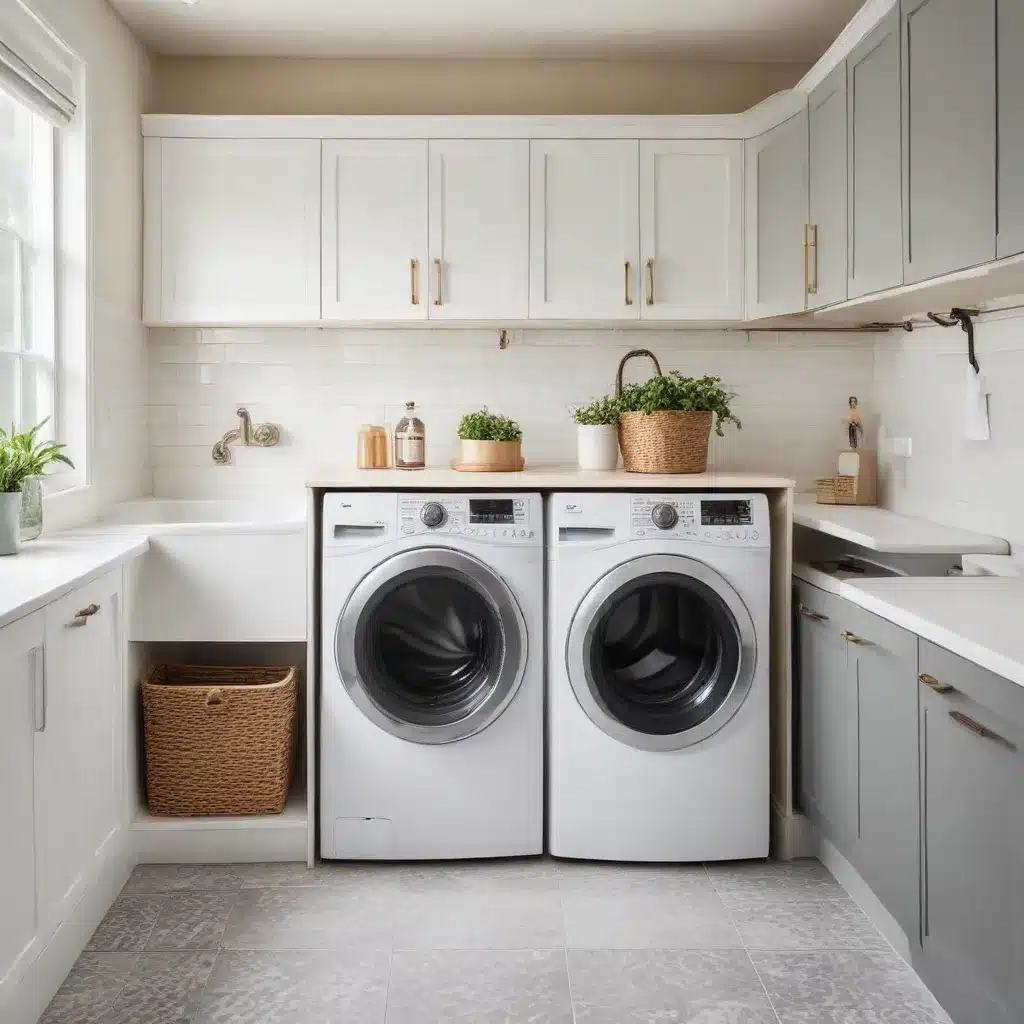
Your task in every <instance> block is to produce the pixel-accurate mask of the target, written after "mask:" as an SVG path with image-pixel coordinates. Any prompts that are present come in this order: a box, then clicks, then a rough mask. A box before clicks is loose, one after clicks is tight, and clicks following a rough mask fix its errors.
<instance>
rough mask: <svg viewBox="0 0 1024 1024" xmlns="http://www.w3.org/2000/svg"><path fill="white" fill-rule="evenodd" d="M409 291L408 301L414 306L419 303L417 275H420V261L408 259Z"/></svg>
mask: <svg viewBox="0 0 1024 1024" xmlns="http://www.w3.org/2000/svg"><path fill="white" fill-rule="evenodd" d="M409 277H410V283H409V292H410V301H411V302H412V304H413V305H414V306H418V305H419V304H420V293H419V277H420V261H419V260H409Z"/></svg>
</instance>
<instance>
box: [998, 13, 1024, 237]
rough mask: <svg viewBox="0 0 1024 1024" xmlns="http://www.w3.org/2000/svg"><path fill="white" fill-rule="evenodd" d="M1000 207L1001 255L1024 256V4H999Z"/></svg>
mask: <svg viewBox="0 0 1024 1024" xmlns="http://www.w3.org/2000/svg"><path fill="white" fill-rule="evenodd" d="M997 15H998V19H999V22H998V47H999V207H998V228H999V235H998V239H997V247H996V248H997V255H998V256H1000V257H1003V256H1015V255H1016V254H1017V253H1019V252H1024V103H1022V102H1021V99H1022V97H1024V60H1021V56H1022V54H1024V3H1021V0H998V7H997Z"/></svg>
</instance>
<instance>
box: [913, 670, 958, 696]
mask: <svg viewBox="0 0 1024 1024" xmlns="http://www.w3.org/2000/svg"><path fill="white" fill-rule="evenodd" d="M917 678H918V680H919V681H920V682H922V683H924V685H925V686H927V687H928V689H929V690H934V691H935V692H936V693H955V692H956V691H955V689H954V688H953V687H952V686H950V685H949V683H944V682H942V681H941V680H939V679H936V678H935V676H932V675H929V674H928V673H927V672H922V673H921V674H920V675H919V676H918V677H917Z"/></svg>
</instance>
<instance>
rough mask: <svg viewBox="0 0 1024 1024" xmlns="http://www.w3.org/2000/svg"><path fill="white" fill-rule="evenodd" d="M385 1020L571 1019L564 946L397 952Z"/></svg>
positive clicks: (405, 1023) (511, 1023)
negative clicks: (562, 947) (508, 949)
mask: <svg viewBox="0 0 1024 1024" xmlns="http://www.w3.org/2000/svg"><path fill="white" fill-rule="evenodd" d="M386 1020H387V1024H442V1022H443V1024H449V1022H452V1021H467V1022H469V1021H471V1022H472V1024H573V1015H572V1005H571V1003H570V1000H569V983H568V978H567V976H566V968H565V954H564V953H563V952H562V951H561V950H540V951H537V950H533V951H531V950H523V951H519V952H515V951H511V952H510V951H507V950H494V951H484V950H447V951H436V950H435V951H429V952H422V953H413V952H406V953H396V954H395V956H394V962H393V965H392V970H391V986H390V990H389V992H388V1012H387V1018H386Z"/></svg>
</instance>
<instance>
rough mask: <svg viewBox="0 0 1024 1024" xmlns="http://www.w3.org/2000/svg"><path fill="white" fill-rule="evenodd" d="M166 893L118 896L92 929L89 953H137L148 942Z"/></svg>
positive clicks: (88, 947) (87, 947)
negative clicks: (104, 915)
mask: <svg viewBox="0 0 1024 1024" xmlns="http://www.w3.org/2000/svg"><path fill="white" fill-rule="evenodd" d="M166 898H167V897H166V896H119V897H118V898H117V899H116V900H115V901H114V905H113V906H112V907H111V908H110V909H109V910H108V911H107V914H106V917H104V918H103V920H102V921H100V923H99V927H98V928H97V929H96V931H95V932H93V935H92V938H91V939H90V940H89V945H88V946H86V949H87V950H88V951H89V952H90V953H128V952H141V951H142V950H143V949H145V947H146V943H147V942H148V941H149V936H150V933H151V932H152V931H153V926H154V925H155V924H156V921H157V918H158V917H159V915H160V910H161V908H162V907H163V904H164V900H165V899H166Z"/></svg>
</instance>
